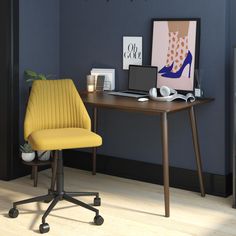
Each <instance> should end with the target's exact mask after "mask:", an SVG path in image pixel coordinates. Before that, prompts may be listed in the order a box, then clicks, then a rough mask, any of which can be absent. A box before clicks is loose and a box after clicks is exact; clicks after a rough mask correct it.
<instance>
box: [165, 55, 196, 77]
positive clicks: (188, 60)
mask: <svg viewBox="0 0 236 236" xmlns="http://www.w3.org/2000/svg"><path fill="white" fill-rule="evenodd" d="M192 60H193V57H192V54H191V52H190V51H188V54H187V56H186V58H185V60H184V62H183V65H182V66H181V67H180V68H179V70H178V71H176V72H172V71H169V72H166V73H164V74H162V75H161V76H162V77H168V78H173V79H178V78H180V77H181V76H182V73H183V71H184V69H185V67H186V66H188V65H189V71H188V78H190V74H191V65H192Z"/></svg>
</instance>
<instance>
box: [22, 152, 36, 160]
mask: <svg viewBox="0 0 236 236" xmlns="http://www.w3.org/2000/svg"><path fill="white" fill-rule="evenodd" d="M21 157H22V159H23V161H26V162H30V161H33V160H34V158H35V152H30V153H25V152H22V154H21Z"/></svg>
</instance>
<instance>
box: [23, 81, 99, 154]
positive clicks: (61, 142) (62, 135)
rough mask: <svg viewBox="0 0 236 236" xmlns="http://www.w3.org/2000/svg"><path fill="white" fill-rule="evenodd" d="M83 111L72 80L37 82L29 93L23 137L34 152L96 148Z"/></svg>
mask: <svg viewBox="0 0 236 236" xmlns="http://www.w3.org/2000/svg"><path fill="white" fill-rule="evenodd" d="M90 130H91V121H90V118H89V115H88V113H87V110H86V108H85V106H84V104H83V102H82V100H81V98H80V96H79V94H78V92H77V90H76V88H75V86H74V84H73V82H72V80H69V79H65V80H37V81H35V82H34V83H33V86H32V90H31V93H30V97H29V101H28V106H27V111H26V116H25V122H24V137H25V140H28V141H29V142H30V144H31V145H32V147H33V149H34V150H61V149H69V148H86V147H97V146H100V145H101V144H102V139H101V137H100V136H99V135H97V134H95V133H93V132H91V131H90Z"/></svg>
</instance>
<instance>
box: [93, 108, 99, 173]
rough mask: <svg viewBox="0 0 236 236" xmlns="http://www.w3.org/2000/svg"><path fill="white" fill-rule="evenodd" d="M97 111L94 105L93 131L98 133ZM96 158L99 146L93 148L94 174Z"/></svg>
mask: <svg viewBox="0 0 236 236" xmlns="http://www.w3.org/2000/svg"><path fill="white" fill-rule="evenodd" d="M97 113H98V111H97V107H94V108H93V131H94V132H95V133H97ZM96 159H97V148H96V147H94V148H93V171H92V174H93V175H96V166H97V163H96V162H97V161H96Z"/></svg>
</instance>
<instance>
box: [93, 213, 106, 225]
mask: <svg viewBox="0 0 236 236" xmlns="http://www.w3.org/2000/svg"><path fill="white" fill-rule="evenodd" d="M103 222H104V219H103V218H102V217H101V216H100V215H97V216H95V217H94V224H95V225H102V224H103Z"/></svg>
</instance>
